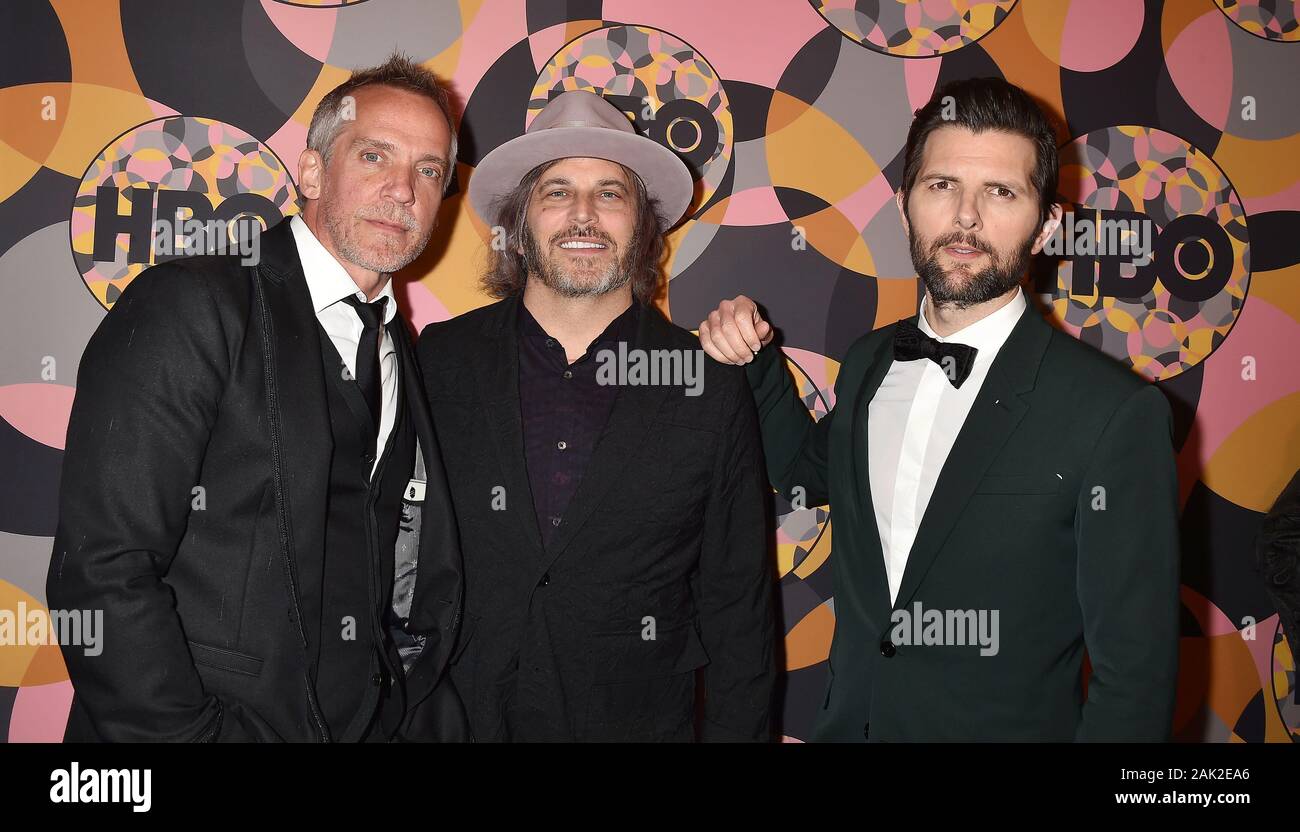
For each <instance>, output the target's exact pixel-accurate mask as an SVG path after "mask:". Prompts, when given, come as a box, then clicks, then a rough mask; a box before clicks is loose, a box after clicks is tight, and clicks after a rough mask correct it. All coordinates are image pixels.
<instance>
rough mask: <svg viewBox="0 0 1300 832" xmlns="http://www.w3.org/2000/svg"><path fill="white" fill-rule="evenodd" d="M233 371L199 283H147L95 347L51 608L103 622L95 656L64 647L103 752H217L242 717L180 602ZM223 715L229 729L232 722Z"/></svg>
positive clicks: (74, 422)
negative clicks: (117, 747)
mask: <svg viewBox="0 0 1300 832" xmlns="http://www.w3.org/2000/svg"><path fill="white" fill-rule="evenodd" d="M229 363H230V360H229V357H228V350H227V346H226V338H225V336H224V334H223V332H222V328H221V322H220V318H219V316H218V313H217V309H216V305H215V303H214V302H213V299H212V297H211V295H210V290H209V288H208V287H207V286H206V285H205V283H204V279H203V275H202V274H201V273H199V272H197V271H196V270H194V269H193V268H187V267H186V266H183V265H180V264H165V265H161V266H156V267H154V268H152V269H148V270H146V271H145V272H144V273H142V274H141V275H140V276H138V277H137V278H136V279H135V280H134V281H133V282H132V283H131V285H130V286H129V287H128V288H127V289H126V291H125V292H124V293H123V295H122V297H121V298H120V299H119V300H118V301H117V303H116V304H115V305H114V307H113V309H112V310H111V311H110V312H109V313H108V315H107V316H106V317H105V318H104V320H103V321H102V322H101V324H100V326H99V328H98V329H97V330H96V332H95V334H94V336H93V337H92V338H91V339H90V342H89V344H88V345H87V346H86V351H85V354H84V355H83V356H82V360H81V364H80V367H79V369H78V373H77V391H76V397H75V399H74V401H73V406H72V415H71V418H70V421H69V423H68V436H67V444H66V449H65V455H64V460H63V474H62V483H61V487H60V494H59V524H58V530H57V532H56V536H55V542H54V551H53V556H52V557H51V561H50V570H49V576H48V580H47V585H46V590H47V595H48V598H49V603H50V606H51V608H52V609H56V608H59V609H82V610H96V611H98V610H102V611H103V616H104V618H103V622H104V623H103V628H102V631H103V646H102V650H101V651H100V652H99V654H98V655H94V656H91V655H87V654H86V652H85V651H84V650H82V649H79V648H72V647H65V648H64V659H65V661H66V663H67V667H68V673H69V676H70V677H71V679H72V683H73V686H74V689H75V692H76V695H77V698H78V700H79V701H80V702H81V704H82V707H83V708H84V709H85V711H86V712H87V715H88V716H89V718H90V721H91V723H92V724H93V726H94V728H95V730H96V732H97V733H98V734H99V736H100V737H101V738H102V739H104V740H109V741H123V740H154V741H156V740H211V739H215V738H217V735H218V733H221V734H223V735H230V734H232V733H236V732H238V731H239V723H240V720H239V719H238V717H237V716H236V711H237V710H238V709H234V710H232V711H231V712H230V713H228V714H224V715H223V713H222V705H221V703H220V702H218V700H217V699H216V698H215V697H214V696H211V695H208V694H206V693H205V692H204V690H203V684H202V682H201V680H200V678H199V675H198V672H197V670H196V669H195V667H194V663H193V660H192V659H191V657H190V653H189V648H188V646H187V645H186V641H185V634H184V632H183V631H182V628H181V621H180V618H179V617H178V615H177V613H176V606H175V598H174V596H173V594H172V590H171V588H170V587H168V586H167V584H165V583H164V582H163V580H162V578H163V576H164V575H166V573H167V570H168V567H169V565H170V564H171V562H172V558H173V557H174V556H175V553H176V548H177V546H178V544H179V543H180V540H181V538H182V535H183V534H184V531H185V527H186V523H187V519H188V516H189V512H190V506H191V501H192V500H193V499H194V496H195V494H194V491H193V489H194V488H195V486H197V485H199V470H200V465H201V462H202V460H203V456H204V451H205V448H206V445H207V441H208V436H209V432H210V430H211V428H212V425H213V422H214V420H215V418H216V412H217V405H218V401H219V399H220V397H221V393H222V390H223V389H224V386H225V380H226V378H227V377H228V375H229V372H230V366H229ZM223 716H224V718H223Z"/></svg>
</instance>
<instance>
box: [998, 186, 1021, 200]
mask: <svg viewBox="0 0 1300 832" xmlns="http://www.w3.org/2000/svg"><path fill="white" fill-rule="evenodd" d="M993 194H994V195H995V196H999V197H1001V198H1003V199H1009V198H1011V197H1013V196H1015V195H1016V193H1015V191H1013V190H1011V189H1010V188H1004V187H1002V186H1001V185H999V186H998V187H996V188H994V189H993Z"/></svg>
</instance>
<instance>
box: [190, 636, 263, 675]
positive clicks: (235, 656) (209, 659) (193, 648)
mask: <svg viewBox="0 0 1300 832" xmlns="http://www.w3.org/2000/svg"><path fill="white" fill-rule="evenodd" d="M186 643H187V644H189V646H190V655H191V656H192V657H193V658H194V663H195V664H201V665H204V666H206V667H215V668H217V669H218V670H228V671H230V672H231V673H240V674H243V675H244V676H253V677H256V676H260V675H261V673H262V660H261V659H259V658H258V657H257V656H250V655H248V654H247V653H237V652H235V651H234V650H226V649H225V648H222V647H212V646H210V645H207V644H200V643H199V642H197V641H189V642H186Z"/></svg>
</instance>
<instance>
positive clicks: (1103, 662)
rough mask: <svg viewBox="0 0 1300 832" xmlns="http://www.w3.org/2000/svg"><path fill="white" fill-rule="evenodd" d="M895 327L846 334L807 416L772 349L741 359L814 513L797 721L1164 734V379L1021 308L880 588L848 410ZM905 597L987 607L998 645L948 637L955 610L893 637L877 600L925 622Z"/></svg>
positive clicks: (1169, 616) (1167, 567)
mask: <svg viewBox="0 0 1300 832" xmlns="http://www.w3.org/2000/svg"><path fill="white" fill-rule="evenodd" d="M912 320H913V322H915V320H916V319H915V318H913V319H912ZM896 326H897V325H896V324H895V325H890V326H886V327H883V328H881V329H879V330H876V331H874V332H872V333H870V334H868V335H866V336H864V337H863V338H861V339H859V340H858V341H857V342H856V343H854V344H853V346H852V347H851V348H850V349H849V352H848V355H847V356H846V357H845V360H844V362H843V364H842V366H841V368H840V373H839V378H838V380H837V382H836V385H835V390H836V402H835V408H834V409H833V411H832V412H831V413H829V414H827V416H825V417H824V418H823V419H822V420H821V421H820V422H814V421H812V419H811V418H810V416H809V414H808V411H807V409H806V408H805V406H804V405H803V403H802V402H801V401H800V399H799V397H798V394H797V389H796V387H795V385H794V381H793V379H792V378H791V376H790V373H789V372H788V371H787V370H786V367H785V363H784V361H782V360H781V353H780V351H779V350H777V349H775V348H771V347H769V348H765V349H763V350H761V351H760V352H759V354H758V356H756V357H755V360H754V362H753V363H752V364H750V365H749V366H748V367H747V368H746V370H747V375H748V378H749V381H750V385H751V387H752V388H753V390H754V398H755V402H756V403H757V405H758V412H759V417H760V419H761V421H762V430H763V448H764V451H765V453H766V457H767V466H768V475H769V477H770V479H771V481H772V483H773V485H774V486H775V487H776V488H777V490H778V491H780V492H781V493H782V494H784V495H786V496H791V495H792V494H795V493H797V492H793V489H794V488H796V487H802V488H803V493H804V494H805V495H806V504H807V505H810V506H812V505H823V504H826V503H829V504H830V506H831V511H832V520H831V522H832V523H833V525H834V529H835V553H834V557H833V558H832V561H831V563H832V569H833V576H834V591H835V601H834V607H835V616H836V625H835V637H834V640H833V642H832V645H831V653H830V678H829V680H828V682H827V687H826V693H825V697H824V700H823V701H821V702H819V703H818V704H819V705H820V706H821V711H820V713H819V714H818V719H817V727H816V731H815V739H818V740H836V741H850V740H852V741H859V742H860V741H862V740H863V739H869V740H872V741H878V740H879V741H899V740H939V741H943V740H1055V741H1069V740H1076V739H1078V740H1163V739H1166V738H1167V737H1168V735H1169V732H1170V721H1171V717H1172V713H1173V704H1174V689H1175V683H1176V680H1177V666H1178V614H1179V600H1178V588H1179V580H1178V563H1179V555H1178V485H1177V478H1176V474H1175V469H1174V453H1173V447H1172V441H1171V436H1172V419H1171V416H1170V410H1169V405H1168V402H1167V401H1166V400H1165V398H1164V396H1163V394H1162V393H1161V392H1160V391H1159V390H1158V389H1156V388H1155V387H1153V386H1152V385H1150V384H1147V383H1146V382H1145V381H1143V380H1142V379H1141V378H1140V377H1138V376H1137V375H1136V374H1134V373H1133V372H1131V371H1130V370H1128V369H1127V368H1124V367H1122V366H1121V365H1120V364H1118V363H1116V362H1115V361H1113V360H1112V359H1110V358H1109V357H1107V356H1105V355H1103V354H1102V353H1100V352H1098V351H1097V350H1095V349H1093V348H1092V347H1089V346H1087V345H1085V344H1082V343H1080V342H1079V341H1077V340H1075V339H1074V338H1072V337H1070V336H1069V335H1067V334H1064V333H1061V332H1058V331H1056V330H1054V329H1052V328H1051V327H1050V326H1049V325H1048V324H1047V323H1046V322H1045V321H1043V319H1042V318H1041V317H1040V314H1039V313H1038V312H1037V311H1035V310H1034V309H1033V308H1032V307H1030V308H1029V309H1027V310H1026V312H1025V314H1024V315H1022V316H1021V318H1020V320H1019V321H1018V322H1017V324H1016V326H1015V329H1014V330H1013V331H1012V333H1011V336H1010V337H1009V338H1008V339H1007V341H1006V343H1005V344H1004V345H1003V346H1002V349H1001V351H1000V352H999V353H998V356H997V358H996V359H995V361H994V362H993V364H992V366H991V367H990V369H989V373H988V377H987V378H986V380H985V382H984V386H983V387H982V388H981V390H980V391H979V394H978V396H977V397H976V399H975V403H974V405H973V406H972V407H971V410H970V413H969V415H968V416H967V419H966V422H965V424H964V425H963V426H962V429H961V432H960V433H959V434H958V436H957V440H956V442H955V443H954V445H953V448H952V451H951V453H950V454H949V456H948V459H947V462H946V464H945V465H944V467H943V469H942V471H941V472H940V475H939V478H938V481H937V482H936V484H935V488H934V493H933V496H932V497H931V499H930V503H929V506H928V508H927V510H926V512H925V515H924V516H923V518H922V521H921V526H920V530H919V532H918V534H917V536H916V540H915V543H914V545H913V546H912V549H911V553H910V555H909V556H908V560H907V566H906V569H905V571H904V573H903V580H902V585H901V587H900V590H899V593H898V597H897V599H896V602H895V603H894V604H893V605H892V607H891V604H890V601H889V589H888V584H887V582H886V576H885V566H884V558H883V555H882V550H881V544H880V535H879V532H878V530H877V526H876V519H875V513H874V509H873V507H872V498H871V486H870V478H869V474H868V465H867V460H868V455H867V454H868V451H867V438H868V434H867V426H866V419H867V406H868V405H869V404H870V402H871V399H872V397H873V396H874V394H875V392H876V390H877V388H878V387H879V386H880V383H881V380H882V379H883V378H884V376H885V373H886V371H887V370H888V369H889V366H890V364H891V363H892V361H893V337H894V330H895V328H896ZM918 603H919V604H920V605H921V609H920V612H922V613H924V612H926V611H931V610H934V611H938V614H940V615H943V616H945V618H944V620H945V621H949V620H953V621H954V622H968V621H971V619H970V618H969V617H965V618H962V617H960V616H957V612H958V611H981V610H982V611H984V613H985V615H986V618H985V623H986V625H987V627H986V629H987V630H989V631H991V621H992V611H997V621H998V626H997V634H998V639H997V642H998V644H997V652H996V653H994V654H992V655H982V654H981V653H982V652H984V653H988V652H989V650H988V649H987V645H989V644H990V640H986V641H985V642H984V643H985V645H986V649H985V650H983V651H981V648H980V646H979V644H978V643H975V642H976V641H977V639H976V638H975V635H974V634H973V633H972V634H970V635H968V636H967V638H966V639H965V644H964V645H963V644H960V643H954V642H960V641H961V640H962V639H961V636H960V632H961V630H959V629H954V630H950V631H949V633H950V634H956V637H955V638H954V637H952V635H950V636H949V638H948V640H947V642H948V643H945V644H933V643H929V644H926V643H922V644H919V645H918V644H916V643H915V642H916V641H921V642H926V641H932V640H933V639H927V638H925V637H924V636H925V634H924V633H922V634H921V635H922V636H923V637H922V638H920V639H915V638H907V637H906V636H904V637H901V638H900V635H903V634H902V632H901V628H900V627H899V626H898V625H900V623H901V624H902V625H904V627H905V629H906V635H910V636H915V635H917V634H918V633H917V629H918V628H919V626H920V625H919V624H917V625H916V626H913V625H912V624H910V623H909V622H908V621H907V619H906V618H904V617H903V616H902V615H901V613H899V612H896V611H906V612H907V613H908V614H909V615H910V616H913V617H916V618H919V619H921V620H925V619H924V617H923V616H916V613H917V612H918V609H917V607H916V605H917V604H918ZM949 616H952V618H951V619H950V618H949ZM932 634H937V630H936V631H932ZM909 642H910V643H909ZM1085 649H1086V651H1087V655H1088V657H1089V660H1090V662H1091V666H1092V674H1091V677H1090V679H1089V681H1088V686H1087V693H1086V697H1085V693H1084V689H1083V685H1082V673H1081V669H1082V664H1083V660H1084V652H1085Z"/></svg>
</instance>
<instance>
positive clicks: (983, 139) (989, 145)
mask: <svg viewBox="0 0 1300 832" xmlns="http://www.w3.org/2000/svg"><path fill="white" fill-rule="evenodd" d="M1035 161H1036V158H1035V150H1034V143H1033V142H1031V141H1030V140H1029V139H1027V138H1025V137H1024V136H1022V135H1020V134H1018V133H1007V132H1005V131H1002V130H985V131H983V132H980V133H976V132H974V131H972V130H970V129H969V128H966V127H960V126H956V125H953V126H949V127H940V128H938V129H937V130H935V131H934V132H932V133H931V134H930V135H929V137H928V138H927V139H926V141H925V151H924V153H923V154H922V156H921V168H920V170H919V171H917V173H918V175H919V176H925V175H926V174H927V173H955V172H957V171H962V170H964V171H966V172H968V173H973V172H976V171H978V172H979V173H980V174H981V175H985V176H989V177H996V178H1000V179H1008V178H1015V179H1019V180H1020V181H1022V182H1024V183H1025V184H1028V183H1029V182H1030V181H1031V174H1032V173H1033V170H1034V164H1035Z"/></svg>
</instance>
